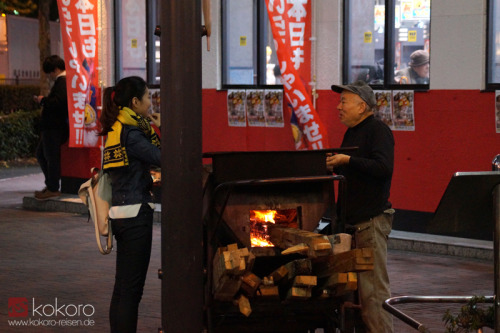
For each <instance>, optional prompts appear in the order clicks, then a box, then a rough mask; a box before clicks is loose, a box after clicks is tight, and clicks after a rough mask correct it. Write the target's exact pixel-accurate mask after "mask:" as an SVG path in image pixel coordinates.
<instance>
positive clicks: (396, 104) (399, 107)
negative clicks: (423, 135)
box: [392, 90, 415, 131]
mask: <svg viewBox="0 0 500 333" xmlns="http://www.w3.org/2000/svg"><path fill="white" fill-rule="evenodd" d="M413 101H414V91H413V90H394V91H393V92H392V122H393V124H394V125H393V128H392V129H393V130H399V131H414V130H415V116H414V113H413Z"/></svg>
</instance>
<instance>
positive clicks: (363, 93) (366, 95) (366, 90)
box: [332, 80, 377, 108]
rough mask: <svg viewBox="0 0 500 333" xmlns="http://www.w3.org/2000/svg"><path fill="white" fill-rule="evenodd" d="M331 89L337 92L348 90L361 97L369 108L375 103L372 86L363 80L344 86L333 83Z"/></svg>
mask: <svg viewBox="0 0 500 333" xmlns="http://www.w3.org/2000/svg"><path fill="white" fill-rule="evenodd" d="M332 90H333V91H335V92H338V93H341V92H342V91H343V90H347V91H350V92H352V93H354V94H356V95H358V96H359V97H361V99H362V100H363V101H365V102H366V104H368V106H369V107H370V108H373V107H374V106H375V105H377V100H376V99H375V94H374V93H373V90H372V88H371V87H370V86H369V85H368V84H367V83H366V82H365V81H361V80H358V81H356V82H354V83H351V84H348V85H345V86H344V85H333V86H332Z"/></svg>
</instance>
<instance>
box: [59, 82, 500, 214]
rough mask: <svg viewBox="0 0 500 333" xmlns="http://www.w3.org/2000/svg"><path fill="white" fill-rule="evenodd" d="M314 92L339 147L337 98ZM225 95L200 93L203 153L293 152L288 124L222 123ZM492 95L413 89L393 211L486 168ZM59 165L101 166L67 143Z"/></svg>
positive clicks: (76, 172)
mask: <svg viewBox="0 0 500 333" xmlns="http://www.w3.org/2000/svg"><path fill="white" fill-rule="evenodd" d="M318 93H319V98H318V100H317V107H316V109H317V112H318V114H319V116H320V118H321V119H322V120H323V122H324V124H325V126H327V128H328V129H329V139H330V147H338V146H340V143H341V141H342V136H343V134H344V132H345V126H344V125H342V124H341V123H340V121H339V120H338V118H337V111H336V109H335V107H336V105H337V103H338V101H339V95H338V94H335V93H333V92H332V91H330V90H321V91H319V92H318ZM226 95H227V93H226V92H225V91H216V90H215V89H205V90H203V152H215V151H260V150H264V151H270V150H293V149H294V144H293V139H292V134H291V129H290V126H289V124H285V127H284V128H261V127H229V126H228V121H227V107H226ZM494 99H495V95H494V93H493V92H488V93H483V92H480V91H477V90H431V91H428V92H416V93H415V103H414V108H415V131H411V132H410V131H408V132H407V131H394V137H395V140H396V149H395V166H394V177H393V185H392V190H391V201H392V203H393V205H394V207H395V208H399V209H406V210H415V211H422V212H434V211H435V209H436V207H437V205H438V204H439V200H440V199H441V196H442V195H443V193H444V191H445V189H446V186H447V184H448V182H449V180H450V178H451V176H452V175H453V174H454V173H455V172H457V171H489V170H491V161H492V159H493V157H494V156H495V155H497V154H500V134H496V133H495V102H494ZM286 112H287V111H286ZM285 119H289V115H285ZM62 164H63V165H62V175H63V176H65V177H75V178H88V177H90V171H89V170H90V167H92V166H99V165H100V152H99V149H88V148H67V147H66V148H65V149H63V162H62Z"/></svg>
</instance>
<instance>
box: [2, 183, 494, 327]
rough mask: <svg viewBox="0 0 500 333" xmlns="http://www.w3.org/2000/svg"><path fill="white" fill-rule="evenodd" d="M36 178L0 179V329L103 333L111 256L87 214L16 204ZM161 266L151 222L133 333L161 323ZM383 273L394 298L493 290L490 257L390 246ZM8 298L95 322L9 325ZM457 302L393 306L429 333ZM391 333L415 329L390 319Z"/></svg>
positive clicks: (36, 186) (156, 229)
mask: <svg viewBox="0 0 500 333" xmlns="http://www.w3.org/2000/svg"><path fill="white" fill-rule="evenodd" d="M41 179H42V178H41V177H40V175H38V176H36V175H35V176H24V177H17V178H12V179H0V286H1V287H0V332H107V331H108V320H107V315H108V306H109V300H110V298H111V289H112V286H113V276H114V267H115V263H114V260H115V254H114V253H112V254H110V255H108V256H103V255H101V254H99V253H98V250H97V246H96V244H95V239H94V236H93V225H92V224H90V223H87V218H86V217H85V216H82V215H79V214H70V213H61V212H35V211H27V210H23V209H22V207H21V202H22V198H23V196H25V195H30V194H31V193H32V191H33V190H34V189H39V187H40V186H39V184H41V183H43V182H42V181H41ZM159 267H160V225H159V224H155V225H154V240H153V256H152V259H151V263H150V269H149V273H148V278H147V281H146V287H145V291H144V296H143V300H142V302H141V306H140V309H139V323H138V326H139V330H138V331H139V332H157V329H158V327H159V326H160V322H161V313H160V311H161V310H160V303H161V298H160V294H161V283H160V280H158V278H157V269H158V268H159ZM389 274H390V279H391V285H392V294H393V296H400V295H453V296H468V295H493V263H492V262H491V261H485V260H478V259H467V258H459V257H451V256H442V255H431V254H421V253H415V252H406V251H396V250H391V251H390V252H389ZM11 297H26V298H28V300H29V302H30V303H31V301H32V298H35V301H36V304H53V303H54V299H55V298H56V297H57V299H58V302H59V303H58V304H59V306H60V305H61V304H82V305H86V304H90V305H92V306H93V307H94V308H95V314H93V315H92V316H91V319H92V320H94V322H95V324H94V326H92V327H52V328H40V327H30V328H26V327H23V328H19V327H18V328H13V327H11V326H9V324H8V320H9V319H12V318H9V317H8V312H7V311H8V310H7V309H8V307H7V305H8V299H9V298H11ZM38 302H40V303H38ZM2 304H3V305H2ZM459 307H460V304H457V305H455V304H439V305H438V304H432V305H426V304H417V305H415V304H413V305H408V304H407V305H399V306H398V308H399V309H401V310H402V311H404V312H405V313H407V314H409V315H410V316H412V317H413V318H414V319H416V320H418V321H420V322H421V323H423V324H424V325H426V326H427V327H428V328H430V329H431V332H444V328H443V323H442V321H441V317H442V315H443V314H444V312H445V310H446V309H456V310H457V311H458V309H459ZM30 309H31V304H30ZM49 309H50V308H49ZM395 332H397V333H404V332H416V331H415V330H413V329H411V328H410V327H409V326H407V325H405V324H403V323H402V322H400V321H399V320H397V319H395ZM486 332H488V330H487V331H486ZM489 332H491V330H490V331H489Z"/></svg>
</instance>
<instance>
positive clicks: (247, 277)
mask: <svg viewBox="0 0 500 333" xmlns="http://www.w3.org/2000/svg"><path fill="white" fill-rule="evenodd" d="M260 284H261V279H260V278H259V277H258V276H257V275H255V274H253V273H252V272H246V273H245V274H243V275H242V276H241V289H242V290H243V292H244V293H245V294H246V295H247V296H249V297H253V296H254V295H255V292H256V291H257V289H258V288H259V286H260Z"/></svg>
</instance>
